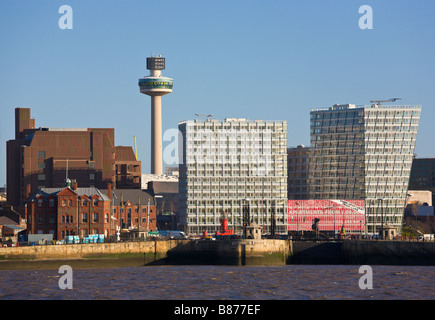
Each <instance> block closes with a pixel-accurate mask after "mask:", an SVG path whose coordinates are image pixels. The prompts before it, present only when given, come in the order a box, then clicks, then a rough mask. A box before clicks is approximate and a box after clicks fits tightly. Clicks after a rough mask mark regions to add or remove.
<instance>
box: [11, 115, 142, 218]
mask: <svg viewBox="0 0 435 320" xmlns="http://www.w3.org/2000/svg"><path fill="white" fill-rule="evenodd" d="M118 153H119V154H118ZM67 172H68V177H69V178H70V179H71V180H73V179H74V180H77V181H79V182H80V187H96V188H99V189H102V188H106V187H107V184H108V183H110V184H111V185H112V186H113V188H134V187H138V188H140V185H141V183H140V179H141V176H140V172H141V162H140V161H137V159H136V157H135V156H134V152H133V149H132V147H116V146H115V129H113V128H78V129H75V128H46V127H39V128H36V127H35V119H32V118H31V116H30V109H29V108H16V109H15V139H13V140H9V141H7V143H6V177H7V187H8V192H7V200H8V204H10V205H12V206H14V208H15V209H16V210H18V211H19V212H20V213H21V214H22V213H23V211H24V210H22V206H23V203H24V201H25V200H26V199H27V197H28V192H27V186H29V185H30V192H31V193H32V194H33V193H35V192H37V190H40V189H44V188H50V189H51V188H62V187H63V186H64V183H65V176H66V173H67Z"/></svg>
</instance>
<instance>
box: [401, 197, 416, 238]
mask: <svg viewBox="0 0 435 320" xmlns="http://www.w3.org/2000/svg"><path fill="white" fill-rule="evenodd" d="M412 196H413V195H412V194H410V193H407V194H406V200H405V209H404V210H406V206H407V204H408V201H409V198H410V197H412ZM411 212H412V210H411ZM415 217H416V224H415V230H416V231H417V227H418V224H417V214H416V215H415ZM410 238H411V235H410Z"/></svg>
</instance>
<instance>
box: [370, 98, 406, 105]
mask: <svg viewBox="0 0 435 320" xmlns="http://www.w3.org/2000/svg"><path fill="white" fill-rule="evenodd" d="M397 100H402V99H400V98H392V99H389V100H370V103H374V104H375V105H376V106H380V105H381V103H382V102H394V101H397Z"/></svg>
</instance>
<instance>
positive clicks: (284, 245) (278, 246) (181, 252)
mask: <svg viewBox="0 0 435 320" xmlns="http://www.w3.org/2000/svg"><path fill="white" fill-rule="evenodd" d="M291 252H292V242H291V241H289V240H275V239H261V240H259V239H258V240H253V239H246V240H241V239H237V240H219V241H191V242H188V243H185V244H178V245H177V246H176V247H174V248H172V249H170V250H169V251H168V261H169V262H170V263H176V264H218V265H220V264H229V265H285V264H286V263H287V258H288V256H289V255H291Z"/></svg>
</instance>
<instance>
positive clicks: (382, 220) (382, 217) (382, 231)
mask: <svg viewBox="0 0 435 320" xmlns="http://www.w3.org/2000/svg"><path fill="white" fill-rule="evenodd" d="M378 201H380V202H381V240H384V208H383V204H384V199H381V198H379V199H378Z"/></svg>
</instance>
